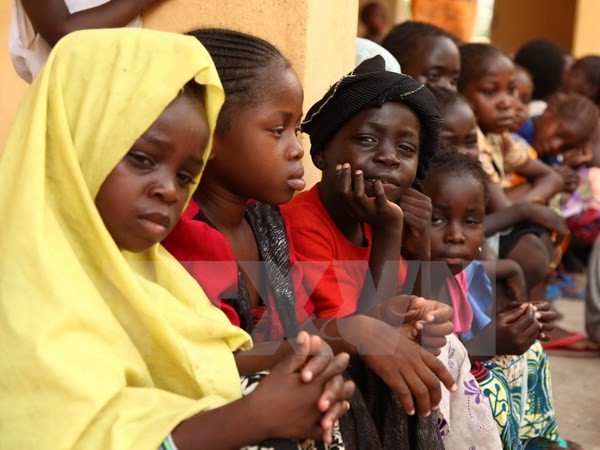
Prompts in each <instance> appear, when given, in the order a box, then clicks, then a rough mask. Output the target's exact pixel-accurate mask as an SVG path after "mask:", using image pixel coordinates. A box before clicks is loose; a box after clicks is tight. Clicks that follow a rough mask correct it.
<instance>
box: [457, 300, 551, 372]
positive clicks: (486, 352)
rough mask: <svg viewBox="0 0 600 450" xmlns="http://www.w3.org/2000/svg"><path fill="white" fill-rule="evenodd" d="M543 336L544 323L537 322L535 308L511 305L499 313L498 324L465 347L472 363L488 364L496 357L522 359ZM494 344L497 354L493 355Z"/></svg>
mask: <svg viewBox="0 0 600 450" xmlns="http://www.w3.org/2000/svg"><path fill="white" fill-rule="evenodd" d="M539 333H540V323H539V322H538V321H537V319H536V318H535V310H534V308H533V306H531V305H530V304H528V303H522V304H519V303H511V304H509V305H507V306H506V307H505V308H503V309H501V310H500V311H499V312H498V314H497V315H496V319H495V321H492V322H491V323H490V324H489V325H488V326H486V327H485V328H483V329H482V330H481V331H480V332H479V333H478V334H477V335H476V336H475V337H474V338H473V339H471V340H469V341H466V342H464V344H465V347H466V348H467V350H468V352H469V357H470V358H471V360H472V361H477V360H479V361H481V360H486V359H489V358H491V357H492V356H494V355H522V354H523V353H525V352H526V351H527V349H528V348H529V347H531V345H532V344H533V343H534V342H535V340H536V339H537V338H538V335H539ZM494 342H495V344H496V346H495V347H496V348H495V353H494V354H490V353H491V351H490V350H491V345H490V344H491V343H494Z"/></svg>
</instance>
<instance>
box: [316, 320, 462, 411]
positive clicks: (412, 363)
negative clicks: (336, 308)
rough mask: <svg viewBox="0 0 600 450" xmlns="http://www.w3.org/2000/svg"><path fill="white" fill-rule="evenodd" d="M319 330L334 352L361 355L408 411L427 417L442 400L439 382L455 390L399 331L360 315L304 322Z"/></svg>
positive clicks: (442, 369) (435, 364)
mask: <svg viewBox="0 0 600 450" xmlns="http://www.w3.org/2000/svg"><path fill="white" fill-rule="evenodd" d="M306 325H307V326H308V327H309V328H312V329H313V330H314V329H316V330H319V331H320V336H321V337H322V338H323V339H324V340H326V341H327V343H328V344H329V345H331V347H332V349H333V351H334V353H336V354H337V353H338V352H346V353H349V354H351V355H359V356H360V358H361V359H362V360H363V361H364V362H365V363H366V364H367V365H368V366H369V368H371V370H373V371H374V372H375V373H376V374H377V375H379V376H380V377H381V379H382V380H383V381H384V382H385V383H386V384H387V385H388V386H389V387H390V389H392V390H393V391H394V392H395V393H396V395H397V396H398V398H399V399H400V402H401V404H402V407H403V408H404V410H405V411H407V413H408V414H414V412H415V408H417V407H418V408H419V411H420V412H421V414H423V415H425V416H427V415H429V414H430V413H431V410H432V409H435V408H436V407H437V406H438V405H439V403H440V401H441V386H440V382H442V383H443V384H444V385H445V386H446V388H448V389H449V390H450V391H452V392H454V391H455V390H456V389H457V387H456V385H455V384H454V380H453V378H452V375H451V374H450V372H448V369H446V367H444V365H443V364H442V363H441V362H440V361H439V360H438V359H437V358H436V357H435V356H433V354H431V353H430V352H428V351H427V350H425V349H423V348H422V347H421V346H420V345H418V344H416V343H415V342H413V341H412V340H410V339H409V338H408V337H406V336H405V335H403V334H402V333H401V332H400V330H398V329H397V328H395V327H392V326H390V325H388V324H387V323H384V322H382V321H380V320H377V319H374V318H372V317H368V316H363V315H353V316H348V317H344V318H319V319H314V320H313V321H309V322H307V324H306Z"/></svg>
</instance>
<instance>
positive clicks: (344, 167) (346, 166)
mask: <svg viewBox="0 0 600 450" xmlns="http://www.w3.org/2000/svg"><path fill="white" fill-rule="evenodd" d="M349 168H350V163H344V165H343V166H342V169H349Z"/></svg>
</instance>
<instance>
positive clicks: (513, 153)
mask: <svg viewBox="0 0 600 450" xmlns="http://www.w3.org/2000/svg"><path fill="white" fill-rule="evenodd" d="M460 51H461V67H462V72H461V76H460V79H459V84H458V88H459V91H460V92H461V93H462V94H463V95H464V96H465V97H466V98H467V100H468V101H469V102H470V104H471V106H472V107H473V112H474V113H475V117H477V121H478V124H479V126H480V128H481V130H482V131H483V132H484V133H485V134H486V140H487V143H488V144H489V148H490V149H491V153H489V154H488V153H483V152H481V153H480V160H481V161H482V164H483V168H484V170H485V171H486V173H488V177H489V179H490V181H491V183H490V184H489V188H490V189H489V191H490V202H489V205H488V209H489V210H490V211H492V212H493V211H498V210H502V209H504V208H506V207H508V206H510V205H511V204H512V203H513V200H511V198H509V197H508V196H507V195H506V193H505V192H504V190H503V189H502V182H503V180H504V177H505V173H506V172H507V171H511V170H512V171H514V172H516V173H517V174H519V175H521V176H524V177H525V178H527V179H528V180H530V182H531V184H532V187H531V189H530V190H529V191H528V192H527V193H526V194H525V195H523V196H522V197H521V198H520V199H519V200H520V201H525V202H533V203H546V202H547V201H548V199H549V198H550V197H551V196H553V195H554V194H555V193H557V192H558V191H559V190H560V189H561V187H562V184H563V183H562V179H561V177H560V176H559V175H558V174H557V173H555V172H554V171H553V170H552V169H550V168H549V167H548V166H547V165H546V164H544V163H542V162H541V161H538V160H535V159H531V158H530V157H529V156H528V155H527V154H526V153H525V152H523V151H522V150H521V149H519V148H518V147H516V146H515V145H514V143H513V139H512V138H511V136H510V133H509V128H510V126H511V125H512V122H513V118H512V116H513V112H514V110H513V107H514V103H513V99H514V94H515V82H514V65H513V63H512V61H511V60H510V59H509V58H508V57H507V56H506V55H505V54H504V53H502V51H501V50H500V49H498V48H496V47H494V46H492V45H489V44H465V45H463V46H462V47H461V48H460ZM484 149H485V148H484ZM480 150H481V149H480ZM556 222H557V221H554V223H555V224H556ZM550 231H552V232H555V233H556V235H557V238H556V239H555V241H560V240H561V239H562V236H563V235H564V234H565V232H566V227H565V225H564V223H560V222H559V226H557V225H554V226H553V228H550ZM498 255H499V256H500V257H501V258H509V259H514V260H515V261H517V262H518V263H519V265H520V266H521V268H522V269H523V272H524V274H525V279H526V281H527V288H528V291H529V296H530V297H531V298H537V299H542V298H544V297H543V296H544V289H545V281H546V278H547V275H548V273H549V271H550V270H551V268H552V267H553V266H555V265H556V263H557V261H556V260H555V258H554V255H555V250H554V243H553V242H552V240H551V238H550V232H549V231H548V230H547V229H545V228H541V227H538V226H535V225H531V224H526V223H525V224H522V225H520V226H518V227H515V228H513V229H512V231H511V232H510V233H509V234H506V235H503V236H501V237H500V244H499V250H498ZM532 255H537V256H533V257H532ZM551 263H552V265H551Z"/></svg>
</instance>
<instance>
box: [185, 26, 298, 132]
mask: <svg viewBox="0 0 600 450" xmlns="http://www.w3.org/2000/svg"><path fill="white" fill-rule="evenodd" d="M186 34H187V35H189V36H193V37H195V38H196V39H198V40H199V41H200V43H201V44H202V45H204V47H205V48H206V50H207V51H208V53H209V54H210V56H211V58H212V59H213V61H214V63H215V67H216V68H217V72H218V73H219V78H220V79H221V83H222V84H223V89H224V90H225V103H224V105H223V107H222V109H221V113H220V114H219V120H218V123H217V129H216V132H217V133H218V134H220V135H224V134H225V133H227V132H228V131H229V128H230V126H231V119H232V116H233V113H234V112H235V111H236V110H239V109H240V108H243V107H245V106H248V105H250V104H253V103H255V102H256V101H257V100H258V99H260V98H261V97H262V95H263V94H264V93H265V87H264V82H263V81H264V78H265V74H266V73H268V72H269V71H270V70H272V69H273V68H274V67H276V66H277V65H280V67H282V68H285V69H291V64H290V63H289V61H288V60H287V59H286V58H285V57H284V56H283V55H282V54H281V52H280V51H279V49H277V47H275V46H274V45H273V44H271V43H269V42H267V41H265V40H264V39H261V38H258V37H256V36H252V35H249V34H246V33H242V32H239V31H235V30H229V29H223V28H201V29H197V30H192V31H188V32H187V33H186Z"/></svg>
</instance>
